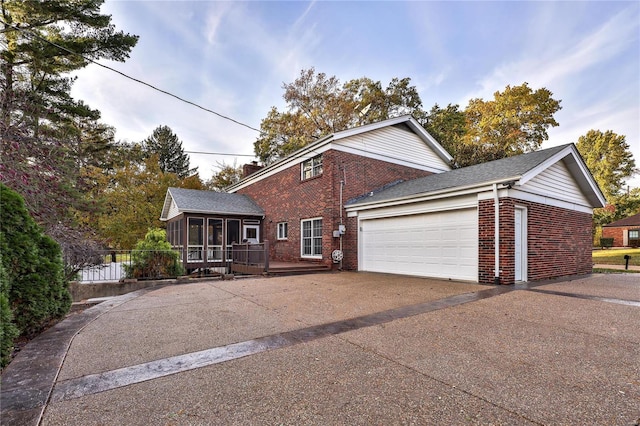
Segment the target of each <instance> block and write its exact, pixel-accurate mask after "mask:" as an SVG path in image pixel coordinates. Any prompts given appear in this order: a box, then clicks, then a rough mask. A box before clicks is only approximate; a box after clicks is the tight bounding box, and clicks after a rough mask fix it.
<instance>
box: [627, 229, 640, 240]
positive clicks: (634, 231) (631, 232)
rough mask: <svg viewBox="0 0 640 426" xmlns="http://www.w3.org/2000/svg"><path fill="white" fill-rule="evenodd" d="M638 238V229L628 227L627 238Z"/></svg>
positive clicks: (639, 236)
mask: <svg viewBox="0 0 640 426" xmlns="http://www.w3.org/2000/svg"><path fill="white" fill-rule="evenodd" d="M639 238H640V229H629V239H630V240H637V239H639Z"/></svg>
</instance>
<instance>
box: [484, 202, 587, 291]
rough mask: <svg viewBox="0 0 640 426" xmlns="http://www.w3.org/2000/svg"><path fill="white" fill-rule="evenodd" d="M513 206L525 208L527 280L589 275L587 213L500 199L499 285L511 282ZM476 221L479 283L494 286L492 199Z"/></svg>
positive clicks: (513, 232)
mask: <svg viewBox="0 0 640 426" xmlns="http://www.w3.org/2000/svg"><path fill="white" fill-rule="evenodd" d="M515 205H519V206H524V207H527V231H528V232H527V234H528V235H527V252H528V271H527V275H528V276H527V278H528V280H529V281H539V280H543V279H548V278H555V277H561V276H566V275H581V274H589V273H591V269H592V260H591V244H592V237H591V226H592V224H591V215H590V214H588V213H580V212H576V211H572V210H567V209H563V208H559V207H552V206H547V205H543V204H538V203H532V202H529V201H522V200H516V199H512V198H501V199H500V270H501V273H500V281H501V284H513V283H514V277H515V271H514V253H513V249H514V243H515V241H514V240H515V238H514V237H515V230H514V207H515ZM479 218H480V219H479V224H478V225H479V227H478V234H479V259H478V260H479V281H480V282H481V283H493V281H494V280H493V277H494V272H493V269H494V244H493V243H494V240H493V238H494V237H493V229H494V206H493V200H484V201H481V202H480V204H479Z"/></svg>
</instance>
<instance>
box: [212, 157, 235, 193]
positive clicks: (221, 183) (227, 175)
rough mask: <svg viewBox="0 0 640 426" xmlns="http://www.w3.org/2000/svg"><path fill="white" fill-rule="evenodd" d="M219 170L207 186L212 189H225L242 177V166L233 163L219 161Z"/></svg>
mask: <svg viewBox="0 0 640 426" xmlns="http://www.w3.org/2000/svg"><path fill="white" fill-rule="evenodd" d="M217 167H218V171H217V172H215V173H214V174H213V176H211V179H209V180H208V181H207V182H206V184H205V187H206V188H207V189H209V190H211V191H223V190H224V189H225V188H226V187H228V186H231V185H233V184H234V183H236V182H239V181H240V180H241V179H242V167H240V166H237V165H236V163H235V162H234V163H233V164H226V163H218V166H217Z"/></svg>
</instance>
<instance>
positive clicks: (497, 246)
mask: <svg viewBox="0 0 640 426" xmlns="http://www.w3.org/2000/svg"><path fill="white" fill-rule="evenodd" d="M493 205H494V223H493V226H494V237H493V238H494V241H493V246H494V250H495V253H494V259H495V265H494V278H493V283H494V284H495V285H499V284H500V201H499V199H498V184H497V183H494V184H493Z"/></svg>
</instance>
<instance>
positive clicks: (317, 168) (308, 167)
mask: <svg viewBox="0 0 640 426" xmlns="http://www.w3.org/2000/svg"><path fill="white" fill-rule="evenodd" d="M321 174H322V155H317V156H315V157H313V158H310V159H308V160H306V161H305V162H304V163H302V177H301V178H302V180H305V179H310V178H312V177H315V176H320V175H321Z"/></svg>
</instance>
